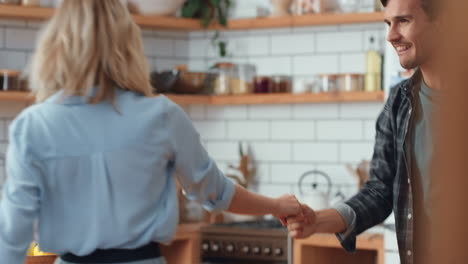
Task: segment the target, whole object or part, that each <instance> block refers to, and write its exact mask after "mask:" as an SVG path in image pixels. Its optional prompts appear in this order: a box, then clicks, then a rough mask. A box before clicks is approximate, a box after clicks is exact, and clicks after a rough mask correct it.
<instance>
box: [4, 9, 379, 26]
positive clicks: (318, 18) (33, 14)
mask: <svg viewBox="0 0 468 264" xmlns="http://www.w3.org/2000/svg"><path fill="white" fill-rule="evenodd" d="M0 6H1V8H0V18H6V19H25V20H46V19H49V18H50V17H51V16H52V15H53V13H54V9H53V8H41V7H23V6H18V5H0ZM133 19H134V20H135V22H136V23H137V24H138V25H140V26H141V27H144V28H155V29H165V30H183V31H199V30H203V28H202V26H201V25H200V22H199V20H197V19H187V18H177V17H163V16H142V15H133ZM381 21H383V13H381V12H376V13H352V14H313V15H304V16H286V17H275V18H251V19H233V20H230V21H229V24H228V27H227V30H243V29H262V28H281V27H301V26H315V25H338V24H357V23H370V22H381ZM215 28H218V29H223V28H221V27H220V26H212V27H211V28H210V29H215Z"/></svg>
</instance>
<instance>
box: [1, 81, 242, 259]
mask: <svg viewBox="0 0 468 264" xmlns="http://www.w3.org/2000/svg"><path fill="white" fill-rule="evenodd" d="M115 106H116V109H117V111H118V112H117V111H116V109H114V108H113V107H112V105H111V104H110V103H108V102H105V103H100V104H96V105H91V104H87V103H86V102H85V99H84V98H82V97H79V96H72V97H67V98H65V99H63V100H61V96H60V93H58V94H56V95H54V96H52V97H51V98H49V99H48V100H47V101H46V102H44V103H41V104H37V105H34V106H31V107H29V108H28V109H26V110H25V111H23V112H22V113H21V114H20V115H19V116H18V117H17V118H16V120H15V121H14V122H13V123H12V125H11V126H10V130H9V137H10V146H9V148H8V153H7V161H6V167H7V175H8V178H7V181H6V183H5V186H4V190H3V198H2V200H1V202H0V263H2V264H3V263H5V264H6V263H8V264H22V263H23V259H24V256H25V253H26V250H27V247H28V245H29V243H30V242H31V240H32V236H33V222H34V221H35V219H38V220H39V241H38V242H39V245H40V248H41V250H42V251H46V252H54V253H57V254H63V253H66V252H70V253H74V254H76V255H86V254H89V253H90V252H92V251H94V250H95V249H98V248H99V249H109V248H136V247H139V246H142V245H144V244H146V243H148V242H150V241H157V242H162V243H164V242H169V241H170V240H171V239H172V237H173V235H174V233H175V229H176V225H177V221H178V204H177V191H176V185H175V179H174V176H175V177H177V179H178V180H179V182H180V184H181V185H182V187H183V188H184V191H185V194H186V196H187V197H188V198H189V199H192V200H197V201H199V202H200V203H202V205H203V206H204V207H205V208H206V209H207V210H211V211H213V210H215V211H219V210H225V209H227V207H228V206H229V204H230V202H231V199H232V197H233V194H234V184H233V183H232V182H231V181H230V180H228V179H227V178H226V177H225V176H224V175H223V173H222V172H221V171H220V170H219V169H218V168H217V166H216V164H215V163H214V161H213V160H212V159H211V158H210V157H209V156H208V154H207V152H206V151H205V149H204V148H203V147H202V145H201V142H200V137H199V134H198V133H197V132H196V131H195V129H194V127H193V125H192V123H191V121H190V120H189V118H188V117H187V115H186V114H185V113H184V111H183V110H182V109H181V108H180V107H179V106H178V105H176V104H174V103H173V102H171V101H170V100H169V99H167V98H166V97H164V96H159V97H154V98H149V97H143V96H140V95H137V94H135V93H132V92H128V91H123V90H120V89H119V90H118V92H117V94H116V101H115Z"/></svg>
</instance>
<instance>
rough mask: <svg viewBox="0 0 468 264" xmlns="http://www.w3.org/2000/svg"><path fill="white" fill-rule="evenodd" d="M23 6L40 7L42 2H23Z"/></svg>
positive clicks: (23, 0) (30, 0)
mask: <svg viewBox="0 0 468 264" xmlns="http://www.w3.org/2000/svg"><path fill="white" fill-rule="evenodd" d="M21 4H22V5H24V6H40V5H41V0H22V1H21Z"/></svg>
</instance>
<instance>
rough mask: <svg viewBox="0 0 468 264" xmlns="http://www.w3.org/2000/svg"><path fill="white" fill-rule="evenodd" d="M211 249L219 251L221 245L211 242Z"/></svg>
mask: <svg viewBox="0 0 468 264" xmlns="http://www.w3.org/2000/svg"><path fill="white" fill-rule="evenodd" d="M211 251H213V252H218V251H219V245H218V244H216V243H213V244H211Z"/></svg>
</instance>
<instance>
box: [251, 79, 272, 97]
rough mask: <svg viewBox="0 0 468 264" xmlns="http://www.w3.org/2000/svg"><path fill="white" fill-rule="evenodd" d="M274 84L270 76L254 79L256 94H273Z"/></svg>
mask: <svg viewBox="0 0 468 264" xmlns="http://www.w3.org/2000/svg"><path fill="white" fill-rule="evenodd" d="M272 85H273V82H272V80H271V78H270V77H268V76H255V77H254V90H253V92H254V93H271V92H272Z"/></svg>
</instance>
